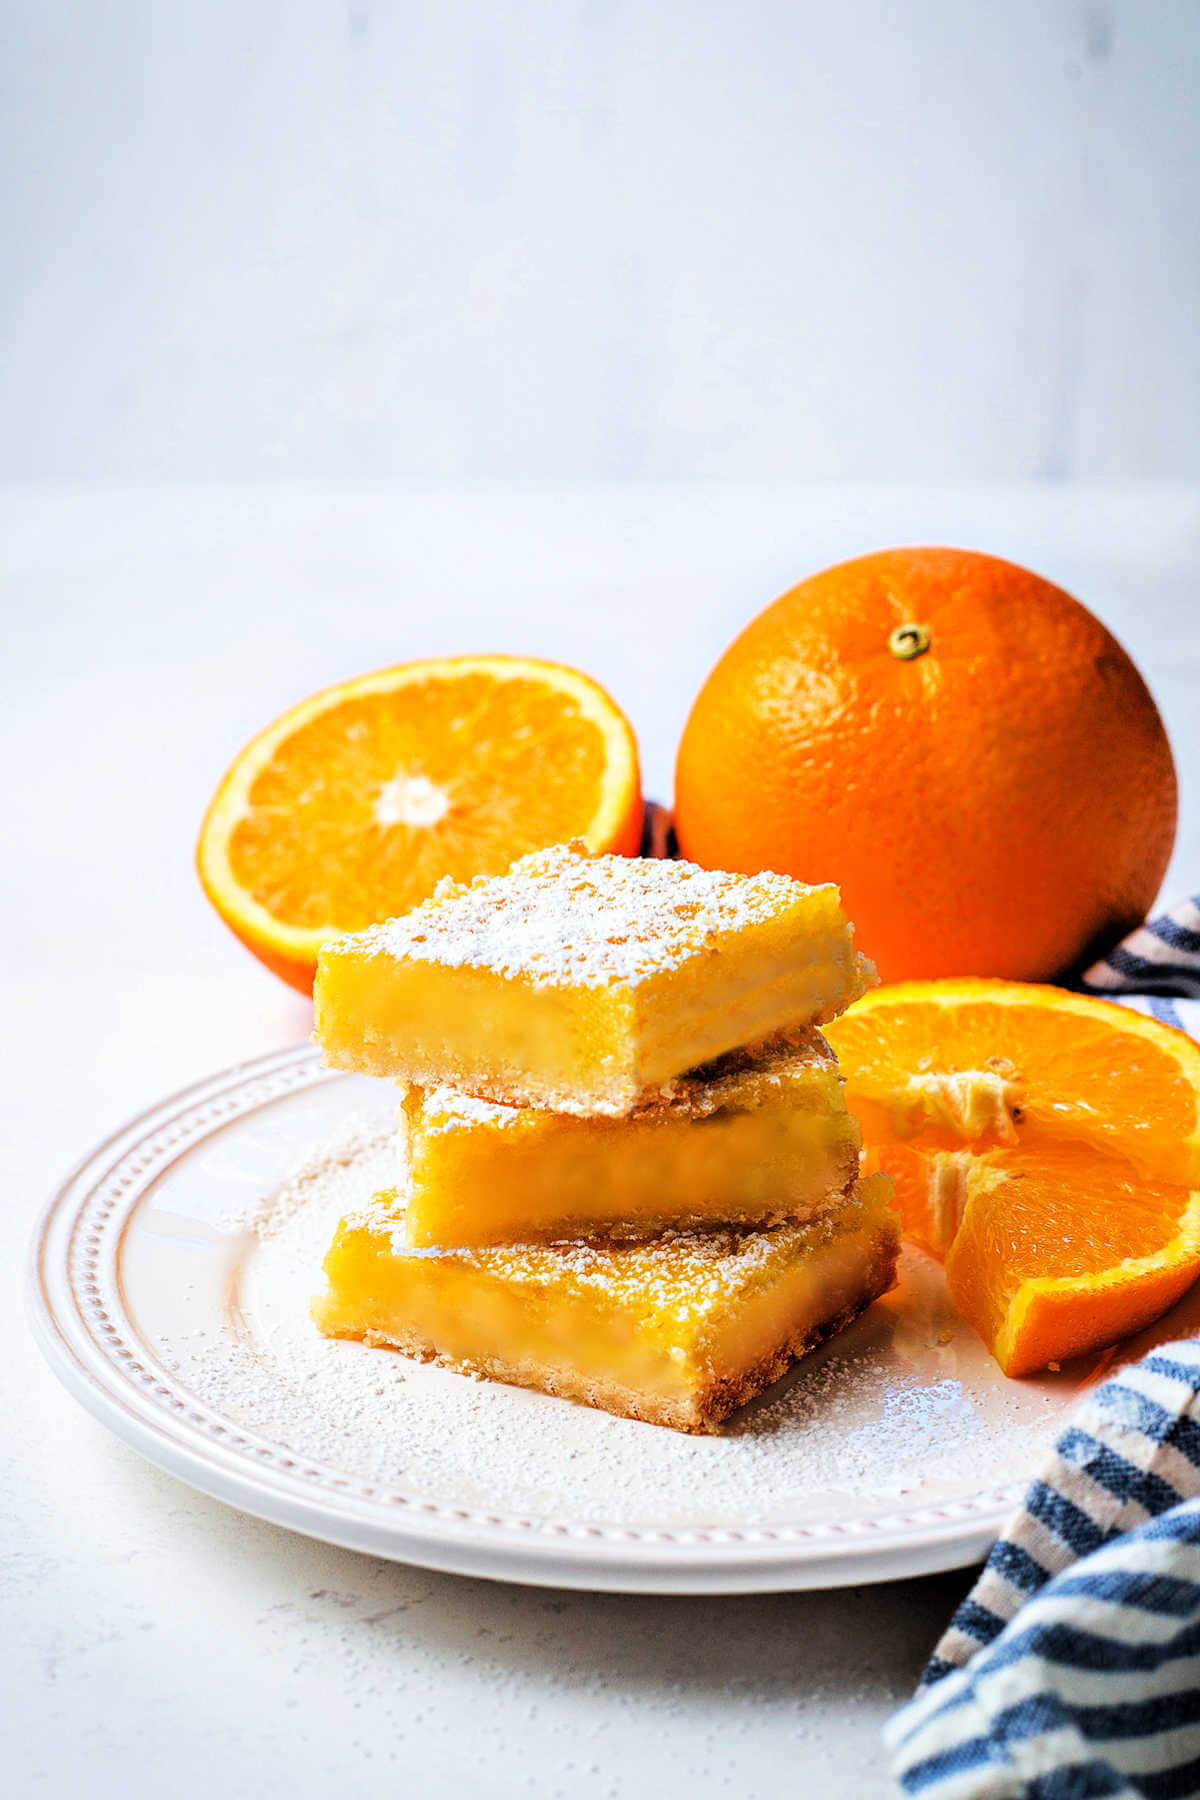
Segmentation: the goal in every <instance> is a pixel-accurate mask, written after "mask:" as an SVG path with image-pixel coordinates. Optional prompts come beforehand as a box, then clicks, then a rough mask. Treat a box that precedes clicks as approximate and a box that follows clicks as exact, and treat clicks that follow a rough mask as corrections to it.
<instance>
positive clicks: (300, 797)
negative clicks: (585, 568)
mask: <svg viewBox="0 0 1200 1800" xmlns="http://www.w3.org/2000/svg"><path fill="white" fill-rule="evenodd" d="M641 817H642V801H641V782H640V775H639V771H638V755H637V745H636V743H635V740H634V736H633V732H632V729H631V728H630V725H629V722H628V720H627V719H626V718H625V716H624V714H623V713H622V712H621V711H620V710H619V708H618V707H617V706H616V704H615V703H614V702H613V701H612V700H611V699H610V698H609V696H608V695H607V694H606V693H605V692H604V690H603V689H602V688H600V687H598V686H597V685H596V683H595V682H594V681H591V680H589V679H588V677H587V676H586V675H581V674H579V673H578V671H577V670H575V669H569V668H564V667H562V666H561V665H559V664H557V663H546V662H538V661H533V660H530V659H525V658H520V657H509V656H476V657H448V658H445V659H442V660H438V661H427V662H414V663H403V664H400V665H398V666H397V667H395V668H390V669H380V670H377V671H376V672H375V673H373V674H370V675H362V676H359V677H358V678H357V679H355V680H353V681H346V682H341V683H339V684H338V685H337V686H336V687H330V688H326V689H324V690H323V691H322V692H321V693H319V694H314V695H312V697H311V698H310V699H308V700H304V701H301V702H300V704H299V705H298V706H294V707H292V708H291V709H290V710H289V711H288V712H286V713H284V714H283V715H282V716H281V717H280V718H278V719H276V720H275V721H274V723H273V724H271V725H268V726H267V727H266V729H265V730H264V731H261V732H260V733H259V734H258V736H257V737H255V738H253V739H252V740H251V742H250V743H249V744H247V745H246V747H245V749H244V750H242V751H241V753H240V754H239V755H238V757H237V758H236V759H235V760H234V762H233V763H232V765H231V766H230V768H229V770H228V771H227V773H226V775H225V777H224V779H223V780H222V782H221V785H220V787H219V788H218V789H217V792H216V795H215V796H214V798H213V801H212V804H211V805H210V807H209V809H208V813H207V815H206V817H205V820H204V824H203V826H202V828H201V831H200V840H199V844H198V846H197V867H198V870H199V874H200V879H201V881H202V883H203V885H204V889H205V892H206V893H207V895H208V897H209V899H210V900H211V901H212V903H213V905H214V906H215V907H216V909H217V911H218V912H219V913H220V914H221V917H222V918H223V919H224V920H225V922H226V924H227V925H229V926H230V928H231V929H232V930H233V931H234V932H235V933H236V935H237V936H238V937H239V938H240V939H241V940H242V942H243V943H244V944H245V945H246V946H247V947H248V948H249V949H250V950H252V951H253V952H254V954H255V955H256V956H257V957H259V958H260V960H261V961H262V962H264V963H266V965H267V966H268V968H271V969H273V970H274V971H275V973H276V974H278V975H281V976H282V977H283V978H284V980H285V981H289V982H290V983H291V984H292V986H293V987H296V988H299V989H300V990H301V991H302V992H304V993H308V992H311V989H312V980H313V972H314V969H315V967H316V959H317V951H318V950H319V949H320V947H321V945H322V944H323V943H324V942H325V941H326V940H327V939H329V938H331V937H337V936H339V935H341V934H342V933H343V932H347V931H357V930H360V929H361V928H362V927H363V926H366V925H370V924H373V923H374V922H375V921H376V920H379V919H386V918H390V917H392V916H394V915H395V914H396V913H401V912H404V911H406V910H407V909H408V908H409V907H411V906H415V905H416V904H417V902H418V901H420V900H423V899H425V898H426V896H427V895H429V894H430V893H432V891H433V889H434V888H435V887H436V886H437V884H438V882H439V881H440V880H441V879H442V877H443V876H446V875H449V876H452V877H454V878H455V879H456V880H470V879H471V878H472V877H474V876H475V875H493V874H500V873H502V872H503V870H505V869H507V868H508V866H509V864H510V863H512V862H513V861H515V859H516V858H517V857H518V856H523V855H525V854H526V852H527V851H530V850H539V849H544V848H545V847H546V846H547V845H550V844H556V843H561V842H563V841H565V840H567V839H570V838H582V839H583V840H584V842H585V843H586V844H587V846H588V848H589V849H591V850H593V851H595V852H597V853H599V852H602V851H615V852H618V853H621V854H623V855H633V854H634V853H635V852H636V850H637V848H638V843H639V838H640V833H641Z"/></svg>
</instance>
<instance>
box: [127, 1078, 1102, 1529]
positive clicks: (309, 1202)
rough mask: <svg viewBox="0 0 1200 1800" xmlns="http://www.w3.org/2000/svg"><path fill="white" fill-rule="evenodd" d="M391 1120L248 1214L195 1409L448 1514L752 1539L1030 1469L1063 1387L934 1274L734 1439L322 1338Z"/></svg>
mask: <svg viewBox="0 0 1200 1800" xmlns="http://www.w3.org/2000/svg"><path fill="white" fill-rule="evenodd" d="M393 1131H394V1122H393V1115H392V1113H391V1112H390V1111H388V1112H386V1113H383V1114H379V1115H371V1116H368V1115H360V1116H355V1117H353V1118H349V1119H347V1120H346V1121H345V1122H344V1123H343V1124H342V1125H341V1126H339V1128H338V1129H337V1130H336V1131H335V1132H334V1133H333V1134H332V1135H331V1136H330V1137H329V1138H328V1139H327V1141H325V1142H324V1143H323V1144H321V1145H319V1146H317V1147H315V1148H314V1149H313V1150H312V1151H311V1152H310V1153H309V1154H308V1155H306V1156H305V1157H304V1158H303V1159H302V1160H301V1161H300V1162H298V1163H297V1164H296V1165H295V1166H294V1167H293V1168H292V1170H291V1172H290V1173H289V1174H288V1175H287V1177H286V1178H285V1179H284V1180H283V1181H281V1182H280V1183H279V1184H278V1185H277V1186H276V1187H275V1188H273V1189H271V1190H270V1191H268V1192H266V1193H265V1194H264V1195H263V1196H262V1198H261V1199H260V1200H258V1201H257V1202H256V1203H255V1205H253V1206H252V1207H249V1208H246V1209H244V1210H243V1211H242V1212H241V1213H240V1214H239V1215H238V1216H237V1217H236V1218H233V1217H227V1218H226V1219H224V1220H223V1221H222V1224H223V1226H224V1228H225V1230H226V1231H228V1232H230V1233H231V1234H233V1235H234V1238H235V1241H236V1247H237V1254H236V1258H235V1266H234V1269H233V1273H232V1277H231V1279H230V1281H229V1283H228V1300H227V1304H226V1310H225V1318H224V1322H223V1324H222V1326H221V1328H220V1329H219V1330H218V1331H216V1332H215V1333H214V1332H209V1333H207V1335H205V1336H203V1337H201V1338H199V1339H198V1340H196V1339H193V1338H191V1337H188V1338H175V1339H173V1340H172V1341H171V1343H170V1344H165V1343H164V1344H162V1345H160V1353H161V1354H162V1355H163V1356H164V1359H165V1360H167V1361H168V1362H169V1364H170V1365H171V1366H172V1367H173V1368H174V1370H175V1372H176V1373H177V1374H178V1375H179V1376H180V1378H181V1379H182V1380H183V1381H184V1382H185V1383H186V1385H187V1386H188V1387H190V1388H191V1389H192V1391H193V1392H195V1393H196V1394H197V1396H198V1397H199V1398H201V1399H202V1400H205V1401H207V1402H208V1404H209V1405H211V1406H213V1407H215V1408H217V1409H218V1410H219V1411H220V1412H221V1413H222V1414H223V1415H225V1416H226V1417H229V1418H232V1419H233V1420H235V1421H237V1422H238V1423H239V1424H240V1425H241V1426H243V1427H244V1428H248V1429H251V1430H254V1431H256V1432H257V1433H259V1434H261V1435H263V1436H265V1437H268V1438H269V1439H271V1440H272V1441H273V1442H275V1443H278V1444H280V1445H282V1446H285V1447H286V1448H287V1449H288V1450H289V1451H290V1452H291V1453H292V1454H293V1455H294V1456H296V1457H303V1458H305V1459H308V1460H310V1461H313V1462H316V1463H320V1464H322V1465H324V1466H326V1467H328V1468H332V1469H335V1470H337V1471H338V1472H339V1473H341V1474H343V1475H345V1476H347V1477H351V1478H357V1479H360V1480H365V1481H370V1482H373V1483H386V1484H388V1485H389V1486H390V1487H391V1488H393V1489H396V1490H398V1491H405V1492H410V1493H412V1494H413V1495H415V1496H420V1497H423V1498H428V1499H431V1500H435V1501H439V1502H442V1503H448V1504H453V1505H455V1506H461V1507H469V1508H472V1509H479V1510H483V1511H485V1512H493V1513H499V1514H506V1515H519V1516H525V1517H535V1518H546V1519H552V1520H556V1521H564V1522H567V1523H571V1524H575V1523H579V1524H592V1523H595V1524H619V1525H632V1526H638V1527H644V1528H649V1529H654V1528H662V1529H679V1528H681V1527H686V1526H693V1527H696V1528H700V1527H703V1528H707V1529H713V1528H728V1529H731V1530H737V1529H743V1528H746V1527H748V1526H754V1525H771V1524H780V1523H788V1522H793V1521H795V1520H796V1519H797V1518H798V1517H799V1516H800V1515H801V1514H802V1516H803V1518H804V1520H805V1521H819V1520H822V1519H843V1520H844V1519H848V1518H854V1517H867V1516H870V1515H877V1514H878V1513H879V1512H880V1511H881V1510H882V1511H888V1510H893V1509H900V1510H907V1509H908V1508H909V1507H911V1506H918V1505H926V1504H935V1503H943V1502H952V1501H954V1500H955V1499H960V1498H968V1497H970V1496H971V1495H973V1494H976V1493H978V1492H980V1491H985V1490H986V1491H992V1490H994V1489H996V1488H997V1487H998V1486H1001V1485H1003V1484H1004V1483H1005V1482H1007V1481H1012V1482H1020V1481H1022V1480H1023V1479H1024V1478H1025V1477H1026V1476H1027V1474H1028V1471H1029V1468H1030V1466H1031V1464H1032V1462H1033V1461H1034V1460H1035V1459H1036V1455H1037V1451H1038V1449H1039V1447H1040V1446H1041V1445H1043V1444H1044V1443H1045V1441H1046V1439H1047V1438H1048V1437H1049V1436H1051V1435H1052V1433H1053V1429H1054V1427H1055V1425H1056V1423H1057V1421H1058V1419H1059V1417H1060V1416H1061V1413H1062V1410H1063V1405H1064V1400H1065V1398H1066V1395H1065V1393H1064V1392H1063V1391H1061V1388H1062V1384H1061V1383H1058V1382H1056V1381H1055V1380H1053V1379H1052V1380H1050V1381H1048V1382H1045V1383H1036V1382H1035V1383H1028V1382H1025V1383H1015V1382H1007V1381H1005V1380H1004V1379H1003V1377H1002V1376H1000V1374H999V1372H998V1370H997V1369H996V1367H995V1364H994V1363H993V1362H992V1361H991V1358H990V1357H989V1356H988V1355H987V1352H986V1351H985V1350H984V1349H983V1347H982V1345H981V1344H980V1343H979V1341H978V1339H976V1338H975V1336H974V1334H973V1333H972V1332H971V1331H969V1329H968V1328H967V1327H966V1326H964V1325H963V1324H962V1323H961V1322H960V1321H959V1320H957V1319H956V1317H955V1316H954V1314H953V1312H952V1310H951V1309H950V1307H949V1305H948V1303H947V1301H946V1298H945V1293H944V1286H943V1283H942V1277H941V1273H940V1271H939V1270H937V1269H936V1268H935V1267H934V1266H933V1265H932V1264H931V1263H930V1262H928V1261H927V1260H926V1259H925V1258H923V1257H921V1256H920V1255H918V1254H917V1253H911V1254H907V1255H906V1258H905V1263H904V1274H903V1281H902V1284H901V1287H900V1288H899V1289H898V1290H897V1291H896V1292H894V1293H893V1294H891V1295H888V1296H887V1297H886V1298H885V1299H884V1300H882V1301H880V1302H877V1303H876V1305H875V1306H874V1307H872V1308H871V1309H870V1311H869V1312H868V1313H867V1314H866V1315H865V1316H864V1317H863V1318H862V1319H860V1320H859V1321H858V1322H857V1323H856V1324H855V1325H854V1326H853V1327H852V1328H851V1329H850V1330H849V1331H847V1332H845V1333H843V1334H842V1335H841V1336H840V1337H839V1338H837V1339H835V1340H834V1341H833V1342H832V1343H831V1344H829V1345H827V1346H826V1347H825V1348H824V1349H823V1350H820V1351H818V1352H817V1353H815V1354H814V1355H813V1356H811V1357H809V1358H807V1359H806V1360H805V1361H804V1362H803V1363H802V1364H801V1365H800V1366H799V1367H798V1368H797V1369H796V1370H795V1371H794V1372H793V1373H792V1375H791V1376H789V1377H787V1378H785V1380H784V1381H783V1382H781V1383H779V1384H778V1385H777V1386H776V1387H775V1388H774V1389H772V1390H771V1392H770V1393H769V1394H768V1395H766V1396H765V1397H764V1398H763V1400H761V1401H760V1402H758V1403H756V1404H754V1405H752V1406H750V1407H748V1408H746V1409H745V1410H744V1411H743V1412H742V1413H741V1414H739V1415H738V1416H737V1417H736V1418H735V1419H734V1420H733V1421H732V1422H731V1424H730V1425H729V1426H728V1427H727V1428H726V1430H725V1432H724V1434H723V1435H721V1436H719V1437H709V1438H690V1437H685V1436H682V1435H680V1434H677V1433H674V1432H671V1431H668V1430H665V1429H663V1428H661V1427H656V1426H652V1425H644V1424H640V1423H638V1422H636V1421H633V1420H628V1419H616V1418H612V1417H610V1416H609V1415H608V1414H605V1413H601V1412H597V1411H594V1410H592V1409H590V1408H587V1407H582V1406H574V1405H571V1404H570V1403H568V1402H566V1401H561V1400H556V1399H553V1398H551V1397H549V1396H546V1395H542V1394H536V1393H530V1392H526V1391H524V1390H520V1389H516V1388H508V1387H504V1386H502V1385H500V1384H497V1383H492V1382H485V1381H477V1380H473V1379H471V1378H469V1377H466V1376H462V1375H457V1374H453V1373H451V1372H449V1371H447V1370H443V1369H439V1368H436V1367H432V1366H429V1365H423V1364H420V1363H416V1362H412V1361H409V1360H408V1359H406V1358H403V1357H400V1356H397V1355H395V1354H394V1353H393V1352H390V1351H387V1350H378V1349H370V1348H368V1347H366V1346H364V1345H362V1344H358V1343H349V1342H331V1341H329V1340H327V1339H324V1338H322V1337H321V1336H320V1335H319V1333H318V1332H317V1331H316V1329H315V1327H314V1326H313V1325H312V1323H311V1321H310V1319H309V1316H308V1303H309V1300H310V1298H311V1296H312V1295H313V1294H314V1293H315V1292H316V1291H317V1289H318V1288H319V1286H320V1281H321V1275H320V1266H321V1260H322V1257H323V1255H324V1252H325V1250H326V1248H327V1247H328V1244H329V1241H330V1239H331V1237H332V1234H333V1230H334V1228H335V1226H336V1224H337V1221H338V1219H339V1218H340V1217H341V1216H342V1215H343V1214H344V1213H346V1212H350V1211H353V1210H354V1209H355V1208H356V1207H358V1206H360V1205H361V1203H362V1202H363V1201H364V1200H365V1199H366V1198H367V1197H368V1196H369V1195H370V1194H371V1193H372V1192H373V1191H375V1190H376V1189H377V1188H380V1187H385V1186H391V1185H394V1183H395V1181H396V1176H397V1168H396V1160H395V1152H394V1148H393V1145H392V1133H393Z"/></svg>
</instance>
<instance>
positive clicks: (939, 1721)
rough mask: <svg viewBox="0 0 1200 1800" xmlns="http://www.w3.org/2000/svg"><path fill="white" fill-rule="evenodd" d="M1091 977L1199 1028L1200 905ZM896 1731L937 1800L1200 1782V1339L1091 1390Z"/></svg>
mask: <svg viewBox="0 0 1200 1800" xmlns="http://www.w3.org/2000/svg"><path fill="white" fill-rule="evenodd" d="M1079 985H1080V986H1081V987H1083V988H1085V989H1086V990H1087V991H1088V992H1090V993H1097V994H1104V995H1107V996H1108V997H1109V998H1111V999H1113V1000H1119V1001H1120V1002H1121V1003H1122V1005H1125V1006H1131V1007H1134V1008H1136V1010H1138V1011H1139V1012H1146V1013H1150V1014H1152V1015H1153V1016H1154V1017H1155V1018H1157V1019H1162V1020H1163V1021H1164V1023H1166V1024H1168V1025H1174V1026H1177V1027H1179V1028H1181V1029H1182V1030H1184V1031H1187V1032H1190V1034H1191V1035H1192V1036H1193V1037H1197V1038H1200V903H1198V902H1197V901H1196V900H1189V901H1184V902H1183V904H1182V905H1180V906H1176V907H1172V908H1171V910H1170V911H1169V912H1166V913H1164V914H1163V915H1162V916H1161V917H1159V918H1156V919H1152V920H1151V921H1150V922H1149V923H1148V924H1146V925H1144V926H1142V927H1141V928H1140V929H1139V930H1138V931H1135V932H1133V933H1132V934H1131V935H1130V936H1129V937H1127V938H1126V939H1125V940H1124V942H1123V943H1122V944H1120V945H1119V946H1118V947H1117V948H1116V949H1115V950H1112V951H1110V953H1109V954H1108V956H1107V957H1106V958H1105V959H1104V960H1103V961H1102V962H1099V963H1096V964H1095V965H1094V966H1093V967H1092V968H1090V969H1088V971H1087V972H1086V974H1085V975H1084V976H1083V978H1082V980H1081V982H1080V983H1079ZM887 1742H888V1747H889V1749H890V1751H891V1753H892V1766H893V1770H894V1773H895V1775H896V1777H897V1779H898V1780H899V1782H900V1784H901V1786H902V1787H903V1789H904V1790H905V1792H906V1793H909V1794H919V1795H921V1796H923V1797H924V1800H1018V1797H1019V1800H1093V1796H1101V1795H1103V1796H1106V1797H1108V1800H1187V1797H1188V1796H1195V1795H1200V1341H1197V1340H1195V1339H1189V1340H1187V1341H1186V1342H1179V1343H1174V1344H1166V1345H1163V1346H1162V1347H1160V1348H1159V1349H1157V1350H1155V1351H1153V1352H1152V1353H1151V1354H1150V1355H1149V1356H1146V1357H1143V1359H1142V1360H1141V1362H1138V1363H1134V1364H1133V1365H1131V1366H1130V1367H1128V1368H1125V1369H1122V1370H1121V1371H1120V1372H1119V1373H1118V1374H1117V1375H1115V1376H1114V1377H1112V1378H1111V1379H1110V1380H1108V1381H1106V1382H1104V1383H1103V1384H1102V1385H1101V1386H1100V1387H1098V1388H1096V1389H1095V1390H1094V1392H1093V1393H1091V1394H1090V1395H1089V1396H1088V1397H1087V1399H1086V1400H1085V1401H1084V1403H1083V1405H1082V1406H1081V1407H1080V1409H1079V1410H1078V1412H1077V1413H1076V1415H1075V1417H1074V1419H1073V1420H1072V1422H1071V1424H1070V1425H1069V1426H1068V1427H1067V1429H1066V1430H1065V1431H1064V1432H1063V1434H1062V1436H1061V1437H1060V1438H1059V1440H1058V1443H1057V1444H1056V1445H1055V1447H1054V1452H1053V1454H1052V1456H1051V1457H1050V1459H1049V1461H1048V1462H1047V1464H1046V1466H1045V1467H1044V1468H1043V1469H1042V1471H1041V1473H1040V1474H1039V1475H1038V1477H1037V1479H1036V1480H1035V1481H1034V1482H1033V1484H1032V1486H1031V1487H1030V1489H1029V1491H1028V1493H1027V1494H1026V1496H1025V1501H1024V1504H1023V1506H1022V1507H1021V1509H1020V1511H1019V1512H1018V1513H1017V1514H1016V1516H1015V1517H1014V1518H1013V1519H1011V1520H1010V1521H1009V1523H1008V1525H1007V1526H1006V1527H1005V1530H1004V1532H1003V1535H1002V1536H1001V1537H1000V1539H999V1541H998V1542H997V1544H996V1545H995V1547H994V1548H993V1550H992V1553H991V1555H990V1556H989V1557H988V1560H987V1562H986V1564H985V1565H984V1568H983V1572H982V1574H981V1575H980V1577H979V1579H978V1581H977V1582H976V1583H975V1586H974V1587H973V1588H972V1590H971V1592H970V1594H969V1595H968V1596H967V1598H966V1599H965V1600H964V1601H963V1603H962V1605H961V1606H960V1607H959V1609H958V1611H957V1612H956V1613H955V1615H954V1618H953V1619H952V1621H951V1623H950V1626H949V1628H948V1629H947V1631H946V1632H945V1634H944V1636H943V1637H942V1640H941V1642H940V1643H939V1644H938V1646H937V1648H936V1650H935V1651H934V1654H933V1656H932V1658H931V1659H930V1662H929V1665H928V1667H927V1668H926V1670H925V1673H924V1675H923V1677H922V1680H921V1686H920V1688H919V1689H918V1691H917V1695H916V1698H915V1699H913V1700H910V1701H909V1703H908V1705H907V1706H906V1707H904V1708H903V1710H902V1711H901V1712H899V1713H898V1714H897V1715H896V1717H895V1718H894V1719H893V1720H892V1721H891V1724H890V1725H889V1726H888V1729H887Z"/></svg>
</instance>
